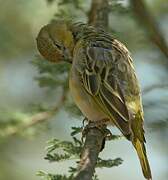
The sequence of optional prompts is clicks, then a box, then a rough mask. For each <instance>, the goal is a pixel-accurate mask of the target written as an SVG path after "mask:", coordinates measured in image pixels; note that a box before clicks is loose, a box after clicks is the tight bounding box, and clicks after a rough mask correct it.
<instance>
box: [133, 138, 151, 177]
mask: <svg viewBox="0 0 168 180" xmlns="http://www.w3.org/2000/svg"><path fill="white" fill-rule="evenodd" d="M133 145H134V147H135V149H136V151H137V154H138V157H139V160H140V164H141V168H142V172H143V175H144V177H145V178H146V179H147V180H152V175H151V170H150V165H149V162H148V158H147V155H146V148H145V144H144V143H143V142H141V141H140V140H139V139H138V138H136V139H135V140H133Z"/></svg>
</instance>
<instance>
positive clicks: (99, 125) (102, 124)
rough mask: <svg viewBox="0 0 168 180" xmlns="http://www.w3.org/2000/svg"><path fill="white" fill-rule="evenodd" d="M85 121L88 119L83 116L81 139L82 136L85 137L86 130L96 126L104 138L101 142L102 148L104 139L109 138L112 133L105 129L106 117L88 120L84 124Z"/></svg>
mask: <svg viewBox="0 0 168 180" xmlns="http://www.w3.org/2000/svg"><path fill="white" fill-rule="evenodd" d="M85 121H88V119H87V118H85V119H84V120H83V130H82V138H81V141H82V142H83V140H84V138H85V137H86V135H87V133H88V131H89V130H90V129H93V128H97V129H99V130H100V131H101V132H102V134H103V136H104V140H103V144H102V148H101V150H102V149H104V145H105V141H106V140H111V139H112V137H113V135H112V133H111V132H110V130H109V129H107V128H106V127H107V121H108V119H103V120H100V121H94V122H93V121H89V122H88V124H87V125H86V126H85Z"/></svg>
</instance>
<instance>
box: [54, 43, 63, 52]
mask: <svg viewBox="0 0 168 180" xmlns="http://www.w3.org/2000/svg"><path fill="white" fill-rule="evenodd" d="M54 45H55V46H56V47H57V48H58V49H59V50H61V49H62V48H61V46H60V45H58V44H57V43H54Z"/></svg>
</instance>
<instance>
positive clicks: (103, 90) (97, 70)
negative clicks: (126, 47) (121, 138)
mask: <svg viewBox="0 0 168 180" xmlns="http://www.w3.org/2000/svg"><path fill="white" fill-rule="evenodd" d="M84 54H85V60H82V63H81V64H82V66H83V63H85V68H82V69H83V70H82V72H81V71H80V74H81V81H82V83H83V87H84V88H85V90H86V91H87V92H88V93H89V94H90V95H91V96H92V97H93V98H94V100H95V102H96V103H97V104H98V105H99V107H100V108H101V109H102V110H103V111H104V113H106V114H107V115H108V116H109V118H110V119H111V120H112V121H113V123H114V124H115V125H116V126H117V127H118V128H119V129H120V130H121V132H122V133H123V134H124V135H128V134H130V133H131V132H130V123H129V120H130V113H129V109H128V107H127V103H126V98H125V97H126V96H127V94H126V93H128V96H130V94H129V90H128V87H126V86H127V81H126V79H124V78H123V76H125V75H124V73H125V72H124V71H127V69H128V68H127V66H128V67H129V68H130V67H131V62H127V63H126V62H125V60H124V58H125V57H124V56H123V54H122V52H120V50H116V49H115V47H111V49H109V48H104V47H98V46H97V45H96V44H94V46H92V45H90V46H87V47H86V49H85V52H84ZM81 59H82V58H81ZM124 63H125V64H124ZM79 66H80V63H79V65H78V67H79ZM122 66H123V67H122ZM131 68H132V67H131ZM79 69H80V68H79ZM120 71H121V72H120ZM122 71H123V72H122ZM119 76H121V77H119ZM127 80H128V79H127ZM128 81H129V80H128Z"/></svg>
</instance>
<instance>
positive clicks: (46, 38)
mask: <svg viewBox="0 0 168 180" xmlns="http://www.w3.org/2000/svg"><path fill="white" fill-rule="evenodd" d="M36 40H37V48H38V50H39V52H40V53H41V55H42V56H43V57H44V58H45V59H46V60H48V61H51V62H54V63H57V62H60V61H69V62H71V61H72V60H71V59H72V52H73V48H74V38H73V35H72V32H71V30H70V28H69V25H68V22H66V21H52V22H51V23H50V24H48V25H46V26H44V27H42V28H41V30H40V32H39V34H38V36H37V38H36Z"/></svg>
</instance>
